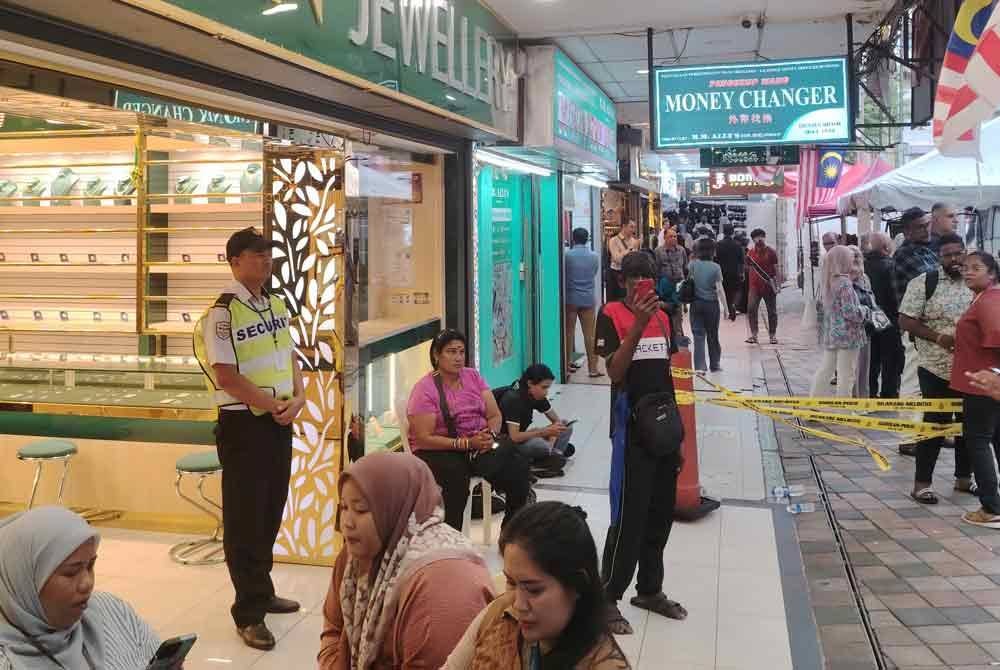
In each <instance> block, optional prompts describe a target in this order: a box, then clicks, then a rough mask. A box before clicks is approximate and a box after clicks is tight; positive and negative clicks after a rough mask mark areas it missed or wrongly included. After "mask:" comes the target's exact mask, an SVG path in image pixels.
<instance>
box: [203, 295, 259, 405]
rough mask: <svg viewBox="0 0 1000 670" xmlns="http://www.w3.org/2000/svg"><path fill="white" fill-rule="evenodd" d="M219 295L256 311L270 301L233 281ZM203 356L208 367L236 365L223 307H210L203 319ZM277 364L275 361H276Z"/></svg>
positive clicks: (234, 351) (227, 318) (228, 319)
mask: <svg viewBox="0 0 1000 670" xmlns="http://www.w3.org/2000/svg"><path fill="white" fill-rule="evenodd" d="M220 293H232V294H234V295H235V296H236V299H237V300H241V301H242V302H244V303H246V304H248V305H250V306H251V307H252V308H254V309H256V310H266V309H267V308H268V307H269V306H270V304H271V303H270V301H269V300H268V298H267V297H266V296H263V295H262V296H261V297H259V298H256V297H254V295H253V294H252V293H250V291H249V290H248V289H247V287H246V286H244V285H243V284H241V283H240V282H238V281H236V280H235V279H234V280H232V281H230V282H229V283H228V284H226V287H225V288H224V289H222V291H220ZM203 332H204V333H205V354H206V355H207V356H208V364H209V365H216V364H221V365H236V348H235V347H234V346H233V333H232V317H231V315H230V314H229V310H228V309H226V308H225V307H212V308H211V309H209V310H208V314H207V315H206V317H205V325H204V331H203ZM276 363H277V361H276ZM246 408H247V406H246V405H226V406H225V407H223V408H222V409H246Z"/></svg>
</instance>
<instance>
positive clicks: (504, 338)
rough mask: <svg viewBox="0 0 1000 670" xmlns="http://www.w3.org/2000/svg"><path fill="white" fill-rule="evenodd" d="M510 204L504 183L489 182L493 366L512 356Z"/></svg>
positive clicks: (507, 187)
mask: <svg viewBox="0 0 1000 670" xmlns="http://www.w3.org/2000/svg"><path fill="white" fill-rule="evenodd" d="M512 205H513V203H512V202H511V194H510V186H509V185H508V182H507V180H506V179H500V178H495V179H494V181H493V365H494V366H498V365H500V364H501V363H503V362H504V361H506V360H507V359H509V358H510V357H511V356H513V355H514V314H513V306H514V295H513V293H514V272H513V258H512V254H511V244H512V240H511V233H512V231H511V226H512V224H513V219H514V216H513V207H512Z"/></svg>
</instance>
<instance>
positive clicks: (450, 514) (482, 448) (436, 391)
mask: <svg viewBox="0 0 1000 670" xmlns="http://www.w3.org/2000/svg"><path fill="white" fill-rule="evenodd" d="M465 352H466V341H465V335H462V333H460V332H458V331H457V330H444V331H442V332H440V333H438V335H437V337H435V338H434V340H433V341H432V342H431V365H432V366H433V367H434V372H431V373H430V374H428V375H426V376H424V377H423V378H422V379H421V380H420V381H418V382H417V383H416V384H415V385H414V387H413V391H412V392H411V393H410V402H409V405H408V407H407V412H406V413H407V415H408V417H409V421H410V445H411V447H412V449H413V453H414V455H416V456H418V457H420V458H421V459H423V461H424V462H425V463H427V465H428V466H430V469H431V472H433V473H434V479H436V480H437V483H438V485H439V486H440V487H441V495H442V496H443V497H444V516H445V522H447V523H448V525H449V526H451V527H452V528H455V529H456V530H461V529H462V516H463V512H464V511H465V503H466V501H467V500H468V498H469V479H470V478H471V477H472V476H477V477H482V478H484V479H486V480H487V481H488V482H489V483H490V484H492V485H493V488H495V489H498V490H500V491H503V492H504V493H505V494H506V503H507V512H506V515H505V516H504V523H506V522H507V519H509V518H510V517H511V515H513V514H514V513H515V512H517V510H519V509H521V508H522V507H523V506H524V504H525V503H526V502H527V501H528V491H529V490H530V486H531V485H530V482H529V481H528V478H529V476H530V473H529V467H528V461H527V459H525V458H524V457H522V456H521V455H520V454H519V453H518V452H517V450H516V449H515V448H514V447H513V446H512V445H510V444H505V445H502V446H499V447H497V443H496V438H497V437H498V433H499V432H500V423H501V414H500V408H499V407H497V402H496V399H495V398H494V397H493V392H492V391H491V390H490V387H489V386H488V385H487V384H486V381H485V380H483V378H482V377H481V376H480V375H479V373H478V372H476V370H475V369H473V368H469V367H466V365H465V363H466V354H465Z"/></svg>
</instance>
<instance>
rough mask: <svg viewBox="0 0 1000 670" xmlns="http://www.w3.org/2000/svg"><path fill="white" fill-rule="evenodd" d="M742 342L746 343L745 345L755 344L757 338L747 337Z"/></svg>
mask: <svg viewBox="0 0 1000 670" xmlns="http://www.w3.org/2000/svg"><path fill="white" fill-rule="evenodd" d="M743 341H744V342H746V343H747V344H757V338H756V337H753V336H751V337H748V338H747V339H745V340H743Z"/></svg>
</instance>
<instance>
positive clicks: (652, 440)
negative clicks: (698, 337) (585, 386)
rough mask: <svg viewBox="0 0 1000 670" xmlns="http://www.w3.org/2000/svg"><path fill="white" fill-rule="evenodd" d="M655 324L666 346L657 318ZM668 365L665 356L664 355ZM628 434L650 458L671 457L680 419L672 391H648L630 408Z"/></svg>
mask: <svg viewBox="0 0 1000 670" xmlns="http://www.w3.org/2000/svg"><path fill="white" fill-rule="evenodd" d="M656 322H657V324H659V326H660V330H662V331H663V336H664V337H665V338H666V341H667V343H668V345H669V343H670V338H669V337H667V330H666V328H664V327H663V321H661V320H660V319H659V317H657V319H656ZM667 360H668V365H669V360H670V359H669V356H668V358H667ZM631 419H632V421H631V424H632V426H631V427H632V435H633V439H634V440H635V442H637V443H638V444H639V446H640V447H642V448H643V449H644V450H645V451H646V453H648V454H649V455H650V456H652V457H653V458H663V457H665V456H672V455H674V454H677V453H678V452H680V450H681V443H682V442H683V441H684V422H683V421H682V420H681V413H680V410H679V409H678V408H677V400H676V398H675V397H674V394H673V392H672V391H663V392H660V393H650V394H648V395H646V396H644V397H643V398H642V399H640V400H639V402H637V403H636V404H635V407H633V408H632V415H631Z"/></svg>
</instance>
